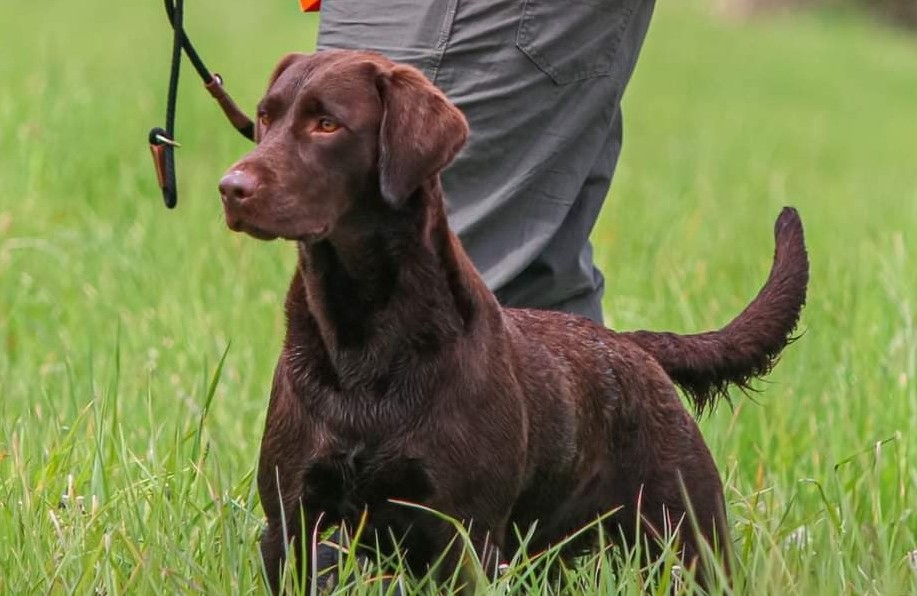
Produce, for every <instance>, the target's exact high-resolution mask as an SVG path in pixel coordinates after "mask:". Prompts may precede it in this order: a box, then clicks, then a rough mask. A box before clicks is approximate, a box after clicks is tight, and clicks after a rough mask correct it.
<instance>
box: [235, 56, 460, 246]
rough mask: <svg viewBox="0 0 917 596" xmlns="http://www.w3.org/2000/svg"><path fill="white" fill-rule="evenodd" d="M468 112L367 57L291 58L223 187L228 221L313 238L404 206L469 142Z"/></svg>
mask: <svg viewBox="0 0 917 596" xmlns="http://www.w3.org/2000/svg"><path fill="white" fill-rule="evenodd" d="M467 135H468V125H467V123H466V122H465V118H464V116H462V114H461V112H459V110H458V109H457V108H456V107H455V106H453V105H452V104H451V103H450V102H449V100H448V99H446V97H445V95H443V93H442V92H440V91H439V90H438V89H436V87H434V86H433V85H432V84H431V83H430V82H429V81H427V79H426V78H425V77H424V76H423V75H422V74H421V73H420V72H419V71H418V70H416V69H415V68H413V67H410V66H404V65H398V64H395V63H393V62H391V61H389V60H387V59H385V58H383V57H382V56H379V55H377V54H372V53H368V52H357V51H346V50H334V51H326V52H320V53H317V54H312V55H306V54H290V55H287V56H285V57H284V58H283V59H282V60H281V61H280V63H279V64H278V65H277V67H276V68H275V69H274V73H273V74H272V75H271V79H270V83H269V85H268V90H267V93H266V94H265V96H264V98H263V99H262V100H261V102H260V103H259V104H258V122H257V128H256V139H257V142H258V145H257V146H256V147H255V149H254V150H252V151H251V152H250V153H249V154H248V155H246V156H245V157H243V158H242V159H241V160H239V161H238V162H236V163H235V164H234V165H233V166H232V167H230V168H229V170H228V172H227V173H226V175H225V176H223V179H222V180H221V181H220V195H221V197H222V199H223V207H224V211H225V214H226V223H227V225H228V226H229V227H230V228H231V229H233V230H237V231H244V232H247V233H249V234H251V235H252V236H255V237H257V238H262V239H274V238H277V237H280V238H286V239H290V240H304V241H310V242H311V241H315V240H318V239H322V238H325V237H327V236H329V235H330V234H332V233H333V232H334V231H335V229H336V227H337V225H338V223H339V222H340V221H341V219H342V218H343V217H344V216H346V215H348V214H349V213H351V212H352V211H354V210H355V209H357V208H359V209H367V210H369V212H372V211H373V210H375V209H389V210H398V209H401V208H402V207H403V206H404V204H405V202H406V201H407V200H408V199H409V198H410V197H411V195H412V194H414V192H415V191H416V190H417V189H418V188H419V187H420V186H421V184H423V182H424V181H425V180H427V179H429V178H430V177H431V176H436V175H438V174H439V172H440V171H441V170H442V169H443V168H444V167H446V166H447V165H448V164H449V162H451V161H452V158H453V157H454V156H455V154H456V153H457V152H458V150H459V149H460V148H461V147H462V145H463V144H464V142H465V139H466V137H467Z"/></svg>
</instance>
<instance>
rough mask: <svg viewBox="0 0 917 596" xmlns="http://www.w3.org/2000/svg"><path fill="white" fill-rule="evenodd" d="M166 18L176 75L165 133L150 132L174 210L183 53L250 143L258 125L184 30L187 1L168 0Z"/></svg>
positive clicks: (155, 160)
mask: <svg viewBox="0 0 917 596" xmlns="http://www.w3.org/2000/svg"><path fill="white" fill-rule="evenodd" d="M165 6H166V15H167V16H168V17H169V23H171V25H172V31H173V37H172V71H171V73H170V75H169V96H168V99H167V101H166V126H165V129H163V128H160V127H158V126H157V127H155V128H153V129H152V130H150V134H149V138H148V140H149V143H150V151H151V152H152V154H153V165H154V166H155V167H156V179H157V180H158V182H159V188H161V189H162V199H163V201H164V202H165V204H166V207H168V208H169V209H172V208H173V207H175V204H176V203H177V202H178V186H177V183H176V181H175V148H176V147H179V146H180V145H179V144H178V143H176V142H175V104H176V101H177V99H178V75H179V69H180V67H181V53H182V50H184V52H185V54H186V55H187V56H188V59H189V60H190V61H191V64H192V65H193V66H194V70H196V71H197V74H198V75H199V76H200V77H201V80H202V81H203V82H204V86H205V87H206V88H207V91H209V92H210V95H211V96H212V97H213V98H214V99H215V100H217V103H219V104H220V107H221V108H222V109H223V113H224V114H225V115H226V117H227V118H228V119H229V121H230V123H232V125H233V126H234V127H235V129H236V130H238V131H239V133H240V134H242V136H244V137H245V138H247V139H248V140H250V141H253V140H254V139H255V125H254V124H253V123H252V121H251V119H250V118H249V117H248V116H246V115H245V113H244V112H242V110H240V109H239V107H238V106H237V105H236V103H235V102H234V101H233V100H232V98H231V97H230V96H229V94H228V93H226V90H225V89H224V88H223V79H222V78H220V75H218V74H215V73H214V74H211V73H210V71H209V70H207V67H206V66H204V61H203V60H201V57H200V55H199V54H198V53H197V51H196V50H195V49H194V46H193V45H192V44H191V40H189V39H188V36H187V35H185V30H184V28H183V26H182V21H183V19H184V0H165Z"/></svg>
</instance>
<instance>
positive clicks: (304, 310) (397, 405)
mask: <svg viewBox="0 0 917 596" xmlns="http://www.w3.org/2000/svg"><path fill="white" fill-rule="evenodd" d="M259 113H260V114H261V116H262V123H261V124H260V125H259V131H258V137H259V140H260V142H259V144H258V146H257V147H256V148H255V149H254V150H253V151H252V152H251V153H250V154H248V155H247V156H245V157H244V158H243V159H241V160H240V161H239V162H237V163H236V164H235V165H234V166H232V168H230V171H229V173H228V174H227V176H226V177H225V178H224V180H223V183H222V184H221V192H222V195H223V200H224V203H225V210H226V218H227V223H228V224H229V225H230V227H232V228H233V229H237V230H243V231H247V232H249V233H251V234H252V235H255V236H257V237H259V238H273V237H278V236H279V237H283V238H286V239H290V240H293V241H295V242H296V243H297V246H298V250H299V264H298V267H297V270H296V272H295V274H294V275H293V279H292V282H291V284H290V287H289V291H288V293H287V299H286V314H287V324H288V326H287V334H286V339H285V341H284V346H283V351H282V353H281V355H280V359H279V362H278V364H277V369H276V373H275V376H274V382H273V389H272V392H271V399H270V405H269V408H268V414H267V421H266V425H265V432H264V437H263V440H262V446H261V461H260V466H259V471H258V486H259V491H260V495H261V502H262V505H263V508H264V511H265V514H266V516H267V524H268V525H267V529H266V531H265V533H264V537H263V540H262V553H263V557H264V562H265V565H266V569H267V574H268V579H269V583H270V585H271V588H272V589H273V590H274V591H275V592H276V591H277V590H278V588H279V582H280V570H281V568H282V566H283V562H284V559H285V556H286V552H287V548H288V545H290V544H292V545H293V546H292V547H290V548H292V549H293V552H298V550H299V549H300V548H302V544H303V542H305V546H306V551H307V552H309V551H310V543H311V540H310V537H311V536H313V535H314V532H315V530H316V524H317V523H318V522H319V520H320V523H321V524H322V526H323V527H324V526H325V525H330V524H337V523H340V522H344V523H349V524H351V525H352V526H355V525H357V524H358V523H359V520H360V517H361V515H362V514H363V512H364V511H366V512H368V516H367V518H366V519H367V520H368V524H369V526H368V530H369V531H368V532H365V533H364V535H365V536H370V535H373V533H372V531H373V530H375V531H376V532H377V534H376V535H377V536H379V537H380V541H381V547H382V548H383V549H386V548H390V547H391V545H388V544H387V542H386V537H387V536H389V535H392V536H395V537H396V538H397V539H398V540H399V541H401V548H402V549H403V551H404V552H405V556H406V560H407V563H408V564H409V566H410V567H411V568H412V569H413V570H415V571H416V572H417V573H423V572H424V570H425V569H426V566H427V565H429V564H431V563H432V562H433V561H434V560H435V559H436V557H437V556H438V555H439V554H440V553H442V552H444V550H445V549H447V548H448V545H449V543H450V541H451V540H452V539H453V538H454V530H453V529H452V528H451V527H450V526H449V525H448V524H446V523H443V522H442V521H440V520H438V519H437V518H435V517H434V516H432V515H429V514H427V513H424V512H421V511H418V510H416V509H411V508H409V507H405V506H403V505H400V504H396V503H392V502H391V499H398V500H405V501H411V502H416V503H421V504H423V505H425V506H428V507H432V508H433V509H436V510H438V511H441V512H443V513H445V514H448V515H449V516H452V517H453V518H455V519H458V520H462V521H463V522H465V523H466V524H469V526H470V528H471V530H470V531H471V536H472V540H473V542H474V545H475V548H476V549H477V550H478V551H479V554H480V556H481V559H482V561H484V563H485V566H486V567H487V568H488V569H492V568H493V565H495V564H496V563H497V562H498V561H499V560H505V559H507V558H510V557H512V555H513V553H514V551H515V550H516V549H517V548H518V546H519V544H518V541H517V538H516V536H517V532H516V530H515V528H516V527H518V528H519V532H521V533H522V534H523V535H524V534H525V533H526V532H527V531H528V530H529V528H530V527H531V525H532V524H535V530H534V532H533V533H532V536H531V540H530V542H529V543H528V545H527V548H528V549H529V552H535V551H537V550H539V549H542V548H545V547H547V546H548V545H550V544H552V543H556V542H558V541H561V540H563V539H564V538H565V537H566V536H568V535H569V534H570V533H571V532H574V531H575V530H577V529H578V528H580V527H581V526H583V525H585V524H588V523H590V522H592V521H594V520H595V519H596V517H597V516H600V515H603V514H605V513H606V512H608V511H610V510H614V509H616V508H618V510H617V512H616V513H614V514H613V515H611V516H610V517H607V518H606V519H605V520H604V522H603V523H604V525H605V527H606V530H607V531H608V535H610V536H615V537H617V536H621V537H623V539H624V540H627V539H629V538H631V537H633V536H634V535H635V534H636V530H637V526H638V525H640V527H641V528H642V529H643V530H645V531H646V532H647V533H648V534H649V535H650V536H653V535H659V534H662V533H664V532H665V530H666V528H671V527H675V526H678V527H679V528H680V530H679V531H680V538H681V545H682V549H683V557H684V558H685V560H686V561H687V562H689V563H690V562H693V561H695V560H696V558H697V557H698V553H699V540H706V541H709V542H710V543H716V545H717V548H718V549H719V550H720V552H721V553H728V550H729V544H730V539H729V533H728V529H727V525H726V519H725V510H724V503H723V493H722V486H721V483H720V479H719V475H718V472H717V469H716V466H715V465H714V462H713V459H712V457H711V456H710V453H709V451H708V449H707V447H706V445H705V443H704V441H703V439H702V437H701V435H700V432H699V431H698V427H697V425H696V423H695V421H694V419H693V418H692V417H691V416H690V415H689V413H688V412H687V411H686V409H685V408H684V406H683V405H682V402H681V401H680V399H679V396H678V394H677V393H676V390H675V386H674V384H673V382H674V383H676V384H679V385H681V387H682V388H683V389H684V390H685V392H686V393H687V394H688V396H689V397H690V398H691V399H692V401H693V403H694V405H695V406H696V409H698V410H705V409H707V408H710V407H711V406H712V405H713V404H714V402H715V401H716V399H717V397H719V396H723V395H725V390H726V387H727V385H729V384H734V385H738V386H740V387H746V386H747V385H748V382H749V381H750V380H751V379H752V378H753V377H756V376H759V375H762V374H765V373H766V372H768V370H770V367H771V366H772V364H773V362H774V360H775V358H776V357H777V355H778V354H779V353H780V351H781V349H782V348H783V347H784V346H785V345H786V343H787V341H788V338H790V334H791V333H792V331H793V328H794V327H795V324H796V321H797V319H798V317H799V313H800V309H801V307H802V305H803V303H804V301H805V292H806V285H807V281H808V262H807V257H806V251H805V245H804V241H803V233H802V226H801V223H800V220H799V217H798V215H797V214H796V212H795V211H794V210H792V209H785V210H784V212H783V213H782V214H781V215H780V218H779V219H778V222H777V227H776V243H777V249H776V253H775V257H774V264H773V269H772V271H771V275H770V277H769V278H768V281H767V283H766V285H765V286H764V288H763V289H762V290H761V292H760V293H759V294H758V296H757V298H755V300H754V301H753V302H752V303H751V304H750V305H749V306H748V308H746V309H745V311H743V312H742V314H741V315H739V316H738V317H737V318H736V319H735V320H733V321H732V322H731V323H729V324H728V325H727V326H726V327H724V328H723V329H721V330H720V331H715V332H710V333H703V334H699V335H677V334H672V333H657V332H648V331H638V332H631V333H616V332H614V331H611V330H608V329H605V328H603V327H601V326H599V325H597V324H595V323H593V322H591V321H589V320H586V319H583V318H580V317H576V316H571V315H567V314H562V313H557V312H547V311H537V310H524V309H504V308H501V307H500V305H499V304H498V303H497V301H496V300H495V298H494V296H493V294H492V293H491V292H490V291H489V290H488V289H487V287H486V286H485V285H484V283H483V281H482V280H481V278H480V276H479V275H478V273H477V272H476V271H475V269H474V267H473V266H472V264H471V262H470V261H469V259H468V257H467V255H466V254H465V252H464V251H463V249H462V247H461V244H460V243H459V241H458V239H457V238H456V236H455V235H454V234H453V233H452V232H450V230H449V227H448V225H447V222H446V214H445V209H444V203H443V194H442V190H441V187H440V183H439V172H440V170H441V169H442V168H444V167H445V166H446V165H447V164H448V163H449V161H451V159H452V158H453V157H454V155H455V153H456V152H457V151H458V150H459V148H460V147H461V145H462V143H463V142H464V140H465V137H466V135H467V125H466V124H465V120H464V118H463V117H462V115H461V113H460V112H459V111H458V110H457V109H455V108H454V107H453V106H452V105H451V104H450V103H449V102H448V100H446V98H445V97H444V96H443V95H442V94H441V93H440V92H439V91H437V90H436V89H435V88H434V87H433V86H432V85H430V84H429V83H428V82H427V81H426V80H425V79H424V77H423V76H422V75H421V74H420V73H419V72H418V71H416V70H414V69H412V68H410V67H405V66H401V65H396V64H393V63H391V62H389V61H388V60H386V59H384V58H382V57H380V56H378V55H375V54H369V53H362V52H351V51H328V52H323V53H319V54H316V55H312V56H307V55H299V54H295V55H291V56H288V57H286V58H284V60H282V61H281V63H280V64H279V65H278V67H277V69H276V70H275V72H274V74H273V75H272V77H271V82H270V86H269V89H268V93H267V94H266V96H265V99H264V100H263V101H262V103H261V105H260V107H259ZM323 117H331V118H333V121H334V122H336V123H339V124H341V128H340V129H337V130H335V131H334V132H332V133H327V134H326V133H323V132H321V131H319V129H318V128H317V127H318V126H319V124H318V123H320V122H321V118H323ZM495 167H499V165H498V164H495ZM684 495H687V497H688V499H689V502H690V508H691V510H692V511H693V513H694V515H695V517H696V522H697V526H698V529H699V532H700V536H697V535H695V533H694V532H692V531H691V529H690V524H689V523H688V522H687V521H684V519H683V516H684V514H685V512H686V511H687V510H688V503H686V502H685V499H684ZM303 519H304V520H306V526H305V527H303V526H302V524H301V523H300V522H301V520H303ZM679 524H680V525H679ZM374 541H375V538H374V539H373V541H372V542H373V543H375V542H374ZM576 546H577V547H580V546H585V547H588V546H589V545H588V544H585V545H584V544H577V545H576ZM654 548H655V547H654ZM457 556H458V554H457V549H455V548H452V550H450V551H449V554H448V555H447V559H446V562H445V565H444V567H443V569H444V570H446V571H448V570H450V569H451V568H453V567H454V565H456V564H457V561H458V559H457ZM724 556H725V555H724ZM299 563H300V565H299V567H298V569H300V572H304V573H305V576H304V577H308V569H309V566H304V565H302V561H299Z"/></svg>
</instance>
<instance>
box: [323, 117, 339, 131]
mask: <svg viewBox="0 0 917 596" xmlns="http://www.w3.org/2000/svg"><path fill="white" fill-rule="evenodd" d="M340 127H341V125H340V124H338V123H337V122H335V121H334V120H332V119H331V118H321V119H319V121H318V130H319V131H320V132H326V133H327V132H334V131H336V130H337V129H339V128H340Z"/></svg>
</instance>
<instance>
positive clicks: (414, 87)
mask: <svg viewBox="0 0 917 596" xmlns="http://www.w3.org/2000/svg"><path fill="white" fill-rule="evenodd" d="M376 84H377V86H378V88H379V94H380V95H381V97H382V108H383V114H382V124H381V126H380V130H379V185H380V188H381V191H382V197H383V198H384V199H385V200H386V202H388V203H389V204H390V205H391V206H392V207H396V208H397V207H400V206H401V205H403V204H404V201H406V200H407V199H408V197H410V196H411V194H412V193H413V192H414V191H415V190H417V188H419V187H420V185H421V184H423V182H424V180H426V179H427V178H429V177H430V176H433V175H435V174H438V173H439V172H440V171H441V170H442V169H443V168H445V167H446V166H447V165H449V163H450V162H451V161H452V159H453V158H454V157H455V154H456V153H458V151H459V149H461V148H462V145H464V144H465V139H466V138H467V137H468V123H467V122H466V121H465V116H464V115H462V113H461V112H460V111H459V110H458V108H456V107H455V106H454V105H452V103H451V102H450V101H449V100H448V99H447V98H446V96H445V95H444V94H443V92H442V91H440V90H439V89H437V88H436V87H434V86H433V84H432V83H430V82H429V81H428V80H427V79H426V78H425V77H424V76H423V74H421V72H420V71H419V70H417V69H416V68H413V67H410V66H396V67H394V68H392V69H391V70H388V71H385V72H381V73H379V74H378V75H377V77H376Z"/></svg>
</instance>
